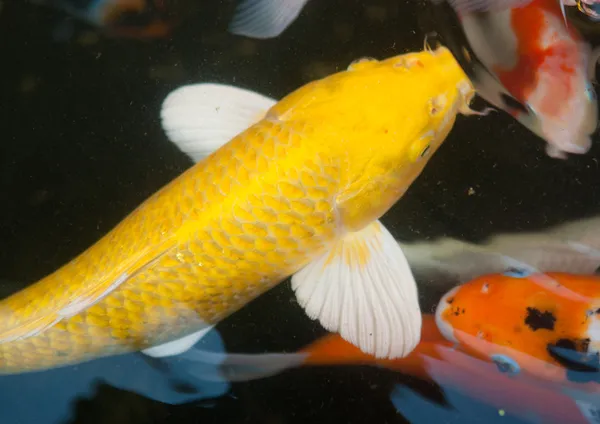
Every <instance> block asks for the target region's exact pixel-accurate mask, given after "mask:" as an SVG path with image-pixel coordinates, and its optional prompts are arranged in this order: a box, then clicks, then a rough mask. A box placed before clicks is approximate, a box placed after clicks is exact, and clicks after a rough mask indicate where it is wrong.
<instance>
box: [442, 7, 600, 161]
mask: <svg viewBox="0 0 600 424" xmlns="http://www.w3.org/2000/svg"><path fill="white" fill-rule="evenodd" d="M444 1H447V2H448V3H449V4H450V5H451V6H453V8H454V10H455V11H456V13H457V15H458V18H459V20H460V24H461V27H462V29H463V32H464V35H465V37H466V42H467V44H468V47H469V48H470V49H471V50H472V52H473V53H474V56H475V57H473V56H472V55H471V54H470V53H469V52H468V50H467V49H466V48H465V46H463V47H462V48H455V49H453V50H454V51H453V53H454V54H455V55H457V57H459V60H462V61H464V62H466V63H469V64H470V65H469V66H471V67H472V70H471V71H468V74H469V77H470V78H471V80H472V81H473V84H474V86H475V87H476V89H477V92H478V94H480V95H481V96H482V97H483V98H484V99H486V100H487V101H489V102H490V103H492V104H493V105H495V106H496V107H498V108H500V109H503V110H505V111H506V112H508V113H509V114H511V115H512V116H513V117H514V118H516V119H517V120H518V121H519V122H520V123H521V124H523V125H524V126H526V127H527V128H528V129H529V130H531V131H532V132H533V133H535V134H536V135H538V136H539V137H541V138H542V139H544V140H545V141H546V142H547V143H548V145H547V146H546V151H547V153H548V154H549V155H550V156H552V157H556V158H565V157H566V154H565V152H566V153H575V154H583V153H586V152H587V151H588V150H589V149H590V147H591V135H592V134H593V133H594V131H595V130H596V127H597V120H598V110H597V108H598V106H597V100H596V93H595V91H594V88H593V87H592V85H591V77H592V75H590V72H591V71H594V70H595V68H594V67H592V66H591V65H592V64H591V63H590V60H591V57H592V51H591V48H590V46H589V45H588V44H587V43H586V42H585V41H584V40H583V39H582V38H581V36H580V34H579V33H578V32H577V30H576V29H575V28H572V27H571V26H569V25H565V17H564V10H561V4H560V3H559V2H558V1H556V0H502V1H494V0H483V1H482V0H432V2H433V3H434V4H440V3H441V2H444ZM440 19H442V17H441V18H440ZM443 19H444V20H446V19H447V14H444V16H443ZM444 35H449V36H451V35H450V32H449V33H448V34H444ZM475 59H476V60H475ZM478 62H479V63H478Z"/></svg>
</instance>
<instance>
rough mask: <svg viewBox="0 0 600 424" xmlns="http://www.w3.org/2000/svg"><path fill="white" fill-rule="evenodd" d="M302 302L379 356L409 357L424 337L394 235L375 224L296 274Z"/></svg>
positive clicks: (314, 314)
mask: <svg viewBox="0 0 600 424" xmlns="http://www.w3.org/2000/svg"><path fill="white" fill-rule="evenodd" d="M292 288H293V289H294V291H295V292H296V297H297V299H298V302H299V304H300V305H301V306H302V307H304V308H305V310H306V313H307V314H308V316H309V317H310V318H312V319H317V318H318V319H319V321H320V322H321V324H322V325H323V327H325V328H326V329H327V330H328V331H331V332H337V333H340V335H341V336H342V337H343V338H344V339H345V340H347V341H349V342H350V343H352V344H354V345H355V346H357V347H359V348H360V349H361V350H362V351H363V352H365V353H369V354H372V355H375V357H377V358H390V359H393V358H399V357H404V356H406V355H408V354H409V353H410V352H411V351H412V350H413V349H414V348H415V347H416V345H417V343H418V342H419V339H420V335H421V324H422V320H421V312H420V308H419V298H418V294H417V286H416V283H415V280H414V278H413V275H412V272H411V269H410V267H409V266H408V262H407V261H406V258H405V257H404V254H403V253H402V249H400V247H399V245H398V244H397V242H396V241H395V240H394V238H393V237H392V235H391V234H390V233H389V231H388V230H387V229H386V228H385V227H384V226H383V225H382V224H381V223H380V222H379V221H374V222H372V223H371V224H369V225H368V226H367V227H365V228H364V229H362V230H360V231H357V232H353V233H348V234H346V235H345V236H344V237H343V238H342V239H341V240H340V241H339V242H338V243H337V245H335V246H334V247H333V249H332V250H331V251H330V252H329V253H326V254H324V255H322V256H321V257H320V258H318V259H317V260H315V261H314V262H312V263H309V264H308V265H307V266H306V267H305V268H303V269H302V270H300V271H299V272H297V273H296V274H295V275H294V276H292Z"/></svg>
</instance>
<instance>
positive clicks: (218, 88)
mask: <svg viewBox="0 0 600 424" xmlns="http://www.w3.org/2000/svg"><path fill="white" fill-rule="evenodd" d="M275 103H276V101H275V100H273V99H271V98H269V97H266V96H263V95H261V94H258V93H255V92H253V91H250V90H245V89H243V88H238V87H233V86H229V85H224V84H213V83H203V84H192V85H185V86H183V87H179V88H177V89H176V90H174V91H172V92H171V93H169V95H168V96H167V97H166V98H165V100H164V102H163V104H162V108H161V121H162V127H163V130H164V131H165V132H166V134H167V137H168V138H169V140H171V141H172V142H173V143H174V144H175V145H176V146H177V147H178V148H179V149H180V150H181V151H182V152H184V153H186V154H187V155H188V156H189V157H190V158H191V159H192V160H194V161H195V162H198V161H200V160H202V159H204V158H205V157H206V156H208V155H210V154H211V153H213V152H214V151H215V150H217V149H219V148H220V147H221V146H223V145H224V144H226V143H227V142H228V141H229V140H231V139H232V138H233V137H235V136H236V135H238V134H239V133H241V132H242V131H244V130H246V129H247V128H248V127H250V126H252V125H253V124H254V123H256V122H258V121H260V120H261V119H262V118H263V117H264V115H265V114H266V112H267V111H268V110H269V109H270V108H271V107H272V106H273V105H274V104H275Z"/></svg>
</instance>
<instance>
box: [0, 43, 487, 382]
mask: <svg viewBox="0 0 600 424" xmlns="http://www.w3.org/2000/svg"><path fill="white" fill-rule="evenodd" d="M473 95H474V92H473V88H472V86H471V84H470V82H469V80H468V79H467V78H466V76H465V74H464V73H463V71H462V69H461V68H460V66H458V64H457V63H456V61H455V60H454V58H453V56H452V54H451V53H450V52H449V51H448V50H447V49H445V48H443V47H441V48H439V49H437V50H435V51H424V52H421V53H411V54H405V55H401V56H397V57H393V58H390V59H387V60H383V61H377V60H373V59H368V60H359V61H356V62H354V63H353V64H351V65H350V66H349V68H348V70H346V71H343V72H339V73H337V74H334V75H331V76H329V77H327V78H324V79H322V80H318V81H315V82H312V83H310V84H307V85H306V86H304V87H302V88H300V89H298V90H296V91H295V92H293V93H292V94H290V95H288V96H287V97H285V98H284V99H282V100H281V101H279V102H277V103H276V104H275V105H273V103H274V102H273V101H271V100H270V99H267V98H265V97H263V96H259V95H256V94H254V93H250V92H247V91H244V90H240V89H234V88H231V87H223V86H218V85H211V84H208V85H202V84H201V85H198V86H188V87H183V88H180V89H178V90H176V91H175V92H173V93H172V94H171V95H169V97H168V98H167V99H166V100H165V102H164V105H163V113H162V119H163V125H164V127H165V128H166V129H167V131H168V133H169V135H170V136H171V137H172V138H173V139H174V141H175V142H176V143H177V144H178V145H180V146H182V149H183V150H187V151H188V152H195V153H191V154H200V153H199V152H201V151H202V150H203V149H204V152H205V153H208V152H209V151H211V150H212V149H213V148H217V147H218V150H216V151H215V152H214V153H212V154H210V155H208V156H207V157H205V158H204V159H202V160H200V161H199V162H198V163H197V164H196V165H194V166H193V167H192V168H191V169H189V170H187V171H186V172H184V173H183V174H182V175H181V176H179V177H178V178H176V179H175V180H173V181H172V182H171V183H169V184H168V185H166V186H165V187H163V188H162V189H161V190H159V191H158V192H157V193H156V194H154V195H153V196H151V197H150V198H149V199H148V200H146V201H145V202H144V203H143V204H142V205H140V206H139V207H138V208H137V209H136V210H135V211H133V212H132V213H131V214H130V215H129V216H127V217H126V218H125V219H123V221H121V223H119V224H118V225H117V226H116V227H115V228H114V229H113V230H112V231H110V232H109V233H108V234H107V235H106V236H104V237H103V238H102V239H100V240H99V241H98V242H97V243H96V244H95V245H93V246H92V247H90V248H89V249H88V250H86V251H85V252H83V253H82V254H81V255H79V256H78V257H76V258H75V259H73V260H72V261H71V262H69V263H68V264H66V265H64V266H63V267H62V268H59V269H58V270H57V271H55V272H54V273H52V274H50V275H49V276H47V277H45V278H43V279H42V280H40V281H39V282H37V283H35V284H33V285H32V286H30V287H27V288H26V289H24V290H22V291H20V292H18V293H16V294H14V295H12V296H10V297H8V298H6V299H4V300H3V301H1V302H0V373H18V372H23V371H33V370H39V369H45V368H51V367H56V366H61V365H67V364H74V363H78V362H82V361H86V360H91V359H94V358H98V357H102V356H109V355H115V354H119V353H125V352H130V351H140V350H143V351H144V353H146V354H147V355H149V356H154V357H163V356H168V355H174V354H178V353H181V352H184V351H186V350H187V349H189V347H190V346H192V345H193V344H195V343H196V342H197V341H198V340H199V339H201V338H202V337H203V335H205V334H206V333H207V332H208V331H209V330H210V329H211V328H212V327H213V326H214V325H215V324H217V323H218V322H220V321H221V320H223V319H224V318H226V317H227V316H229V315H231V314H232V313H234V312H235V311H237V310H238V309H240V308H241V307H243V306H244V305H245V304H247V303H248V302H250V301H252V300H253V299H254V298H256V297H257V296H259V295H260V294H262V293H264V292H265V291H267V290H269V289H270V288H272V287H273V286H275V285H276V284H278V283H279V282H281V281H282V280H284V279H285V278H286V277H288V276H290V275H293V277H292V287H293V289H294V291H295V292H296V296H297V299H298V301H299V304H300V305H302V306H303V307H304V308H305V309H306V312H307V314H308V315H309V316H310V317H311V318H313V319H315V318H318V319H319V320H320V322H321V323H322V324H323V326H324V327H325V328H327V329H328V330H330V331H336V332H340V333H341V335H342V336H343V337H344V338H345V339H347V340H349V341H351V342H352V343H355V344H356V345H357V346H359V347H360V348H361V349H363V350H364V351H366V352H369V353H373V354H375V355H376V356H377V357H389V358H394V357H401V356H405V355H407V354H408V353H409V352H410V351H411V350H412V349H413V348H414V346H415V345H416V344H417V343H418V340H419V336H420V328H421V315H420V310H419V303H418V297H417V289H416V285H415V281H414V279H413V276H412V274H411V271H410V268H409V266H408V264H407V263H406V260H405V258H404V255H403V253H402V251H401V249H400V248H399V246H398V244H397V243H396V241H395V240H394V239H393V238H392V236H391V235H390V234H389V232H388V231H387V230H386V229H385V227H384V226H383V225H382V224H381V223H380V222H379V221H378V218H379V217H380V216H381V215H383V214H384V213H385V212H386V211H387V210H388V209H389V208H390V207H391V206H392V205H393V204H394V203H395V202H396V201H397V200H398V199H399V198H400V197H402V195H403V194H404V192H405V191H406V190H407V189H408V188H409V186H410V185H411V183H412V182H413V181H414V180H415V179H416V178H417V177H418V175H419V174H420V173H421V171H422V170H423V168H424V167H425V165H426V163H427V161H428V159H429V158H430V157H431V155H432V154H433V153H434V152H435V151H436V150H437V149H438V147H439V146H440V145H441V143H442V142H443V141H444V139H445V138H446V136H447V135H448V133H449V131H450V130H451V128H452V126H453V124H454V122H455V119H456V116H457V114H458V113H476V112H473V111H471V110H470V109H469V106H468V105H469V102H470V101H471V99H472V97H473ZM207 98H211V99H212V102H211V101H209V100H207ZM234 102H236V103H237V104H238V105H239V107H238V108H237V109H235V108H234V109H235V110H232V105H233V103H234ZM215 104H216V105H222V106H223V107H222V108H219V107H216V108H215V107H214V106H215ZM204 112H206V113H204ZM237 112H240V113H237ZM203 113H204V114H203ZM204 116H207V117H208V120H207V121H203V117H204ZM214 116H218V117H219V119H220V120H215V119H212V118H213V117H214ZM229 119H232V120H233V121H235V122H234V123H232V124H231V127H232V128H236V130H235V131H237V128H240V127H243V126H244V125H241V124H240V122H241V121H242V120H245V122H246V126H247V125H251V124H252V123H253V122H255V123H254V124H253V125H251V126H250V127H249V128H248V129H246V130H245V131H243V132H241V133H240V134H238V135H236V136H235V137H234V138H233V139H231V141H228V142H227V143H226V144H224V145H222V146H220V143H222V142H224V140H226V139H228V137H224V136H223V135H224V134H225V133H226V131H223V130H222V128H228V127H227V126H225V127H223V125H222V124H224V123H228V122H229ZM190 124H191V126H190ZM215 128H221V131H220V132H219V131H218V130H217V131H216V132H215V134H214V138H213V136H212V135H211V131H212V130H213V129H215ZM232 135H235V132H234V133H233V134H232ZM365 140H368V143H366V142H365ZM189 142H191V143H192V146H190V145H189V144H187V145H186V143H189Z"/></svg>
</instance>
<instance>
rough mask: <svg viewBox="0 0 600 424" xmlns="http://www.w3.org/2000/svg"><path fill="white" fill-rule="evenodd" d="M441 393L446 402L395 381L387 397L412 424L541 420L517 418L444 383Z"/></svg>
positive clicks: (496, 423)
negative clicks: (395, 383) (445, 403)
mask: <svg viewBox="0 0 600 424" xmlns="http://www.w3.org/2000/svg"><path fill="white" fill-rule="evenodd" d="M444 396H445V398H446V399H447V401H448V403H449V404H450V406H443V405H440V404H438V403H436V402H434V401H431V400H429V399H427V398H425V397H423V396H421V395H419V394H417V393H415V392H414V391H413V390H412V389H410V388H408V387H405V386H402V385H397V386H396V387H395V388H394V390H393V391H392V394H391V400H392V403H393V404H394V406H395V407H396V410H398V412H400V413H401V414H402V415H403V416H404V417H405V418H406V419H407V420H408V421H409V422H411V423H412V424H433V423H448V424H449V423H457V424H458V423H460V424H471V423H472V424H481V423H485V424H509V423H510V424H525V423H540V424H541V422H540V421H539V419H537V420H536V419H535V417H532V419H531V420H527V421H523V420H520V419H518V418H516V417H514V416H512V415H510V414H509V413H508V412H507V411H504V410H499V409H497V408H494V407H492V406H490V405H486V404H484V403H482V402H479V401H476V400H474V399H473V398H471V397H469V396H465V395H463V394H461V393H460V392H459V391H457V390H453V389H452V388H448V387H444Z"/></svg>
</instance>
